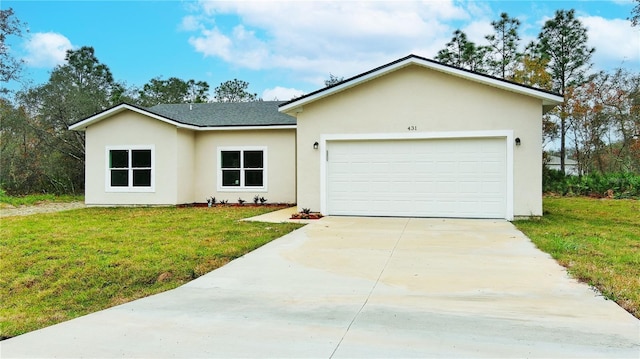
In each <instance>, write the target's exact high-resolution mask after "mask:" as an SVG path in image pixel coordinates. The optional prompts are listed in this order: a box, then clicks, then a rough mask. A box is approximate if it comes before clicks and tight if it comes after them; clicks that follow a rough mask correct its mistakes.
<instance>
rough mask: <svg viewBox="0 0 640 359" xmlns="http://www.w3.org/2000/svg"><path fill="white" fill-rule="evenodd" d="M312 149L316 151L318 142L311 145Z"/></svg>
mask: <svg viewBox="0 0 640 359" xmlns="http://www.w3.org/2000/svg"><path fill="white" fill-rule="evenodd" d="M313 149H314V150H317V149H318V141H316V142H314V143H313Z"/></svg>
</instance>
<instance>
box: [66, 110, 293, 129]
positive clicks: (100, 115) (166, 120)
mask: <svg viewBox="0 0 640 359" xmlns="http://www.w3.org/2000/svg"><path fill="white" fill-rule="evenodd" d="M126 110H129V111H133V112H136V113H139V114H142V115H145V116H149V117H151V118H154V119H156V120H159V121H162V122H164V123H167V124H170V125H173V126H176V128H182V129H187V130H193V131H248V130H265V129H268V130H282V129H295V128H296V125H286V124H274V125H230V126H196V125H190V124H185V123H181V122H177V121H174V120H172V119H170V118H167V117H164V116H161V115H158V114H156V113H153V112H150V111H146V110H144V109H142V108H139V107H136V106H133V105H129V104H126V103H123V104H120V105H117V106H114V107H112V108H110V109H107V110H104V111H102V112H100V113H97V114H95V115H93V116H91V117H88V118H87V119H85V120H82V121H80V122H77V123H74V124H73V125H71V126H69V130H72V131H85V130H86V129H87V127H89V126H91V125H93V124H95V123H98V122H100V121H102V120H105V119H107V118H109V117H111V116H113V115H115V114H118V113H120V112H123V111H126Z"/></svg>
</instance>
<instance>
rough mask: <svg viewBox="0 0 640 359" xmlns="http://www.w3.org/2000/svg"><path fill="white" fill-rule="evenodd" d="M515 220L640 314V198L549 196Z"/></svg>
mask: <svg viewBox="0 0 640 359" xmlns="http://www.w3.org/2000/svg"><path fill="white" fill-rule="evenodd" d="M514 224H515V225H516V226H517V227H518V229H520V230H521V231H523V232H524V233H525V234H526V235H527V236H528V237H529V238H531V240H532V241H533V242H534V243H535V244H536V245H537V246H538V248H540V249H541V250H543V251H545V252H547V253H549V254H551V256H553V258H555V259H556V260H557V261H558V262H559V263H560V264H562V265H563V266H565V267H567V268H568V271H569V273H570V274H571V275H572V276H573V277H574V278H577V279H579V280H581V281H583V282H586V283H588V284H590V285H592V286H594V287H595V288H597V289H598V290H599V291H600V292H601V293H602V294H603V295H604V296H605V297H607V298H609V299H611V300H614V301H615V302H616V303H618V304H619V305H620V306H621V307H623V308H624V309H626V310H627V311H629V312H630V313H631V314H633V315H634V316H636V317H637V318H640V201H638V200H611V199H592V198H585V197H560V198H557V197H548V198H545V199H544V216H543V217H542V218H541V219H534V220H520V221H515V222H514Z"/></svg>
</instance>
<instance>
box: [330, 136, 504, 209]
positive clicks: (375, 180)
mask: <svg viewBox="0 0 640 359" xmlns="http://www.w3.org/2000/svg"><path fill="white" fill-rule="evenodd" d="M326 157H327V158H326V162H325V163H326V213H327V214H329V215H362V216H401V217H407V216H409V217H465V218H505V217H507V216H509V213H507V207H508V206H507V202H508V201H507V197H508V196H507V192H508V190H507V189H508V187H509V186H508V185H507V183H508V176H507V172H508V168H507V140H506V137H470V138H435V139H434V138H431V139H386V140H339V141H327V143H326Z"/></svg>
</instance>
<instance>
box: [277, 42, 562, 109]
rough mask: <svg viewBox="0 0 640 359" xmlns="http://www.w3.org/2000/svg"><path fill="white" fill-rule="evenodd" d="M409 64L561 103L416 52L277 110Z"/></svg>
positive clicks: (552, 104)
mask: <svg viewBox="0 0 640 359" xmlns="http://www.w3.org/2000/svg"><path fill="white" fill-rule="evenodd" d="M410 65H417V66H422V67H425V68H428V69H431V70H434V71H439V72H443V73H446V74H449V75H452V76H457V77H461V78H464V79H466V80H470V81H474V82H478V83H481V84H484V85H488V86H493V87H497V88H500V89H503V90H507V91H511V92H515V93H519V94H523V95H527V96H532V97H535V98H538V99H540V100H542V104H543V107H544V109H545V112H546V111H547V110H550V109H552V108H553V107H555V106H556V105H558V104H560V103H562V102H563V100H564V99H563V97H562V95H560V94H557V93H554V92H550V91H546V90H542V89H538V88H535V87H531V86H527V85H523V84H519V83H516V82H512V81H508V80H505V79H501V78H497V77H494V76H490V75H487V74H482V73H479V72H475V71H471V70H467V69H463V68H460V67H456V66H452V65H447V64H444V63H441V62H438V61H435V60H432V59H428V58H426V57H422V56H418V55H415V54H409V55H407V56H405V57H402V58H400V59H397V60H395V61H392V62H389V63H387V64H384V65H382V66H379V67H376V68H374V69H372V70H369V71H367V72H364V73H361V74H358V75H356V76H353V77H351V78H348V79H346V80H343V81H341V82H339V83H337V84H334V85H331V86H327V87H324V88H321V89H319V90H316V91H314V92H311V93H309V94H307V95H304V96H301V97H298V98H296V99H293V100H290V101H288V102H285V103H283V104H281V105H280V106H279V110H280V112H284V113H288V114H290V115H292V116H295V113H297V112H300V108H301V107H302V106H304V105H305V104H308V103H311V102H314V101H317V100H319V99H321V98H324V97H327V96H330V95H332V94H334V93H337V92H341V91H344V90H346V89H348V88H351V87H354V86H357V85H359V84H361V83H364V82H367V81H370V80H373V79H375V78H377V77H380V76H383V75H386V74H389V73H391V72H394V71H397V70H399V69H402V68H404V67H407V66H410Z"/></svg>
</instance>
